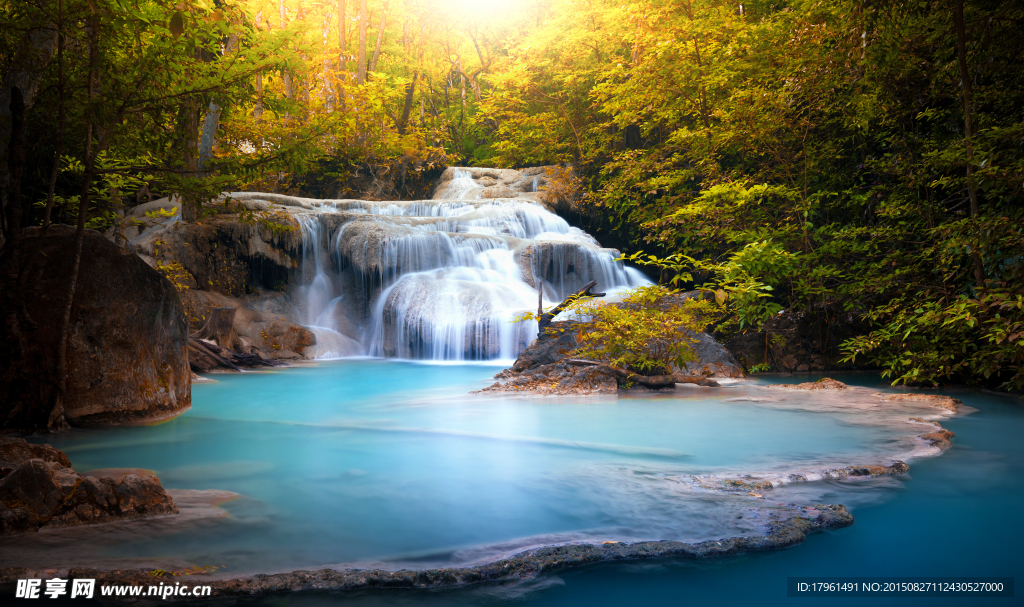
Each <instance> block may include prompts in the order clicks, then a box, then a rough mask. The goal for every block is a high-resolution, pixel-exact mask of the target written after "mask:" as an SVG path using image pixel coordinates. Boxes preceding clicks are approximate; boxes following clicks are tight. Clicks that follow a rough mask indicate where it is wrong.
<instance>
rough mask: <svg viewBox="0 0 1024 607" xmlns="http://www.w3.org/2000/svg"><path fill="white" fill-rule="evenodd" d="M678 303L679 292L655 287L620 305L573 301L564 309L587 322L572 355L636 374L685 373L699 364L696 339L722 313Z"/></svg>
mask: <svg viewBox="0 0 1024 607" xmlns="http://www.w3.org/2000/svg"><path fill="white" fill-rule="evenodd" d="M680 299H681V298H679V297H678V291H673V290H669V289H666V288H664V287H658V286H653V285H652V286H648V287H640V288H637V289H633V290H632V291H629V292H628V293H627V295H626V296H625V297H624V298H623V301H622V304H620V305H616V304H603V303H601V301H600V300H598V299H595V298H592V297H582V298H577V299H575V300H574V301H573V302H572V303H571V304H570V305H569V307H568V308H567V309H568V310H569V311H570V312H571V313H574V314H577V315H580V316H585V317H589V318H590V319H591V320H590V322H589V323H588V324H587V325H586V327H585V329H584V330H582V331H581V332H580V334H579V335H578V337H577V340H578V341H579V343H580V347H579V348H578V349H577V350H576V351H575V352H574V355H575V356H579V357H582V358H586V359H590V360H599V361H605V362H608V363H609V364H611V365H613V366H616V367H620V368H624V369H628V370H630V371H633V372H635V373H638V374H640V375H660V374H664V373H670V372H671V368H672V367H675V368H677V369H685V368H686V363H688V362H692V361H695V360H697V356H696V355H695V354H694V352H693V347H692V344H694V343H696V342H697V340H696V339H695V338H694V334H695V333H697V332H701V331H703V330H704V329H705V328H707V326H708V325H709V324H711V322H712V320H713V319H714V318H716V317H717V316H718V315H719V314H720V312H721V308H720V306H718V304H716V303H715V302H714V301H710V300H707V299H703V298H687V299H682V300H681V301H680Z"/></svg>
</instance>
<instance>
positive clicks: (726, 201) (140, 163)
mask: <svg viewBox="0 0 1024 607" xmlns="http://www.w3.org/2000/svg"><path fill="white" fill-rule="evenodd" d="M2 6H3V14H2V25H3V27H2V28H0V62H2V63H0V65H3V66H5V70H6V71H5V72H4V75H3V78H4V85H3V89H2V94H0V106H2V107H0V152H2V156H3V158H0V160H2V161H3V162H2V164H3V167H2V168H3V171H4V172H3V183H2V187H0V190H2V192H3V195H4V211H5V212H4V214H3V236H4V240H5V241H10V239H11V237H12V234H13V233H14V232H13V231H16V230H18V229H20V226H21V225H25V226H28V225H39V224H45V223H47V222H67V223H76V222H77V223H79V224H81V225H88V226H90V227H96V228H106V227H109V226H111V225H113V224H115V223H116V222H117V221H119V219H118V218H119V217H122V216H123V215H124V212H125V210H126V209H128V208H131V207H132V206H135V205H137V204H139V203H141V202H146V201H148V200H150V199H151V198H155V197H160V196H166V195H172V194H173V195H178V196H180V197H181V198H182V199H183V200H184V201H185V203H186V204H185V219H186V220H195V219H196V218H197V217H199V216H201V214H202V213H203V212H204V211H203V208H204V203H205V202H206V201H209V200H211V199H212V198H214V197H215V196H216V195H217V194H218V193H220V192H223V191H237V190H263V191H276V192H283V193H291V194H300V195H306V196H314V197H330V198H334V197H362V198H376V199H389V198H394V199H399V198H406V199H408V198H421V197H426V196H428V195H429V189H430V185H431V184H432V182H433V180H434V179H435V178H436V177H437V175H438V174H439V173H440V170H441V169H443V168H444V167H446V166H451V165H478V166H501V167H510V168H518V167H525V166H537V165H550V164H557V165H561V166H563V167H566V168H567V169H568V168H571V171H568V170H567V171H566V172H565V175H571V177H566V178H565V180H564V183H563V184H562V187H563V189H564V197H565V199H566V200H567V201H568V202H569V203H570V207H571V213H570V215H571V217H572V219H573V220H574V221H578V222H580V223H582V224H583V225H584V227H587V228H589V229H591V230H593V231H595V232H596V233H597V234H598V236H599V238H601V239H602V241H603V242H605V243H606V244H609V245H614V246H617V247H619V248H620V249H621V250H622V251H623V253H625V254H627V255H632V256H633V259H634V260H637V261H644V262H647V263H649V264H653V265H654V266H655V267H658V268H659V270H660V271H661V276H662V277H663V280H664V281H665V282H674V283H675V286H680V287H685V288H693V287H699V288H703V289H708V290H713V291H715V292H716V293H718V294H719V299H720V300H721V301H723V302H726V303H727V305H728V306H729V307H730V309H731V314H732V320H733V322H732V326H733V330H736V331H744V330H759V329H762V328H763V327H764V326H765V323H766V322H767V321H768V320H769V319H771V318H772V317H773V316H774V315H776V314H778V313H779V312H780V311H783V310H788V311H795V312H802V313H806V314H810V315H814V316H815V317H817V318H820V319H822V320H823V322H825V323H826V324H844V323H845V324H848V325H856V326H858V327H861V329H860V330H859V331H858V332H857V333H856V334H855V335H853V336H851V337H848V338H846V339H845V341H843V342H842V343H841V344H833V346H834V347H840V348H841V350H842V353H843V354H842V355H843V356H844V357H846V358H847V359H848V360H852V361H855V362H857V363H860V364H871V365H878V366H881V367H882V368H884V369H886V371H887V373H888V374H889V375H890V376H891V378H892V379H893V380H896V381H903V382H907V383H913V384H935V383H950V382H966V383H980V384H985V385H991V386H1002V387H1003V388H1013V389H1017V390H1020V389H1024V371H1022V370H1021V363H1022V362H1024V310H1022V308H1024V286H1022V285H1024V276H1022V255H1024V235H1022V232H1021V229H1022V228H1021V226H1022V224H1024V221H1022V219H1024V218H1022V216H1021V213H1022V211H1021V209H1022V207H1024V205H1021V204H1020V203H1021V201H1022V182H1024V147H1022V146H1024V72H1022V70H1021V69H1020V57H1021V56H1024V27H1022V25H1024V8H1022V7H1021V5H1019V4H1017V3H1005V2H995V1H992V0H978V1H970V2H965V1H963V0H941V1H915V2H909V1H907V2H899V1H869V0H863V1H851V0H834V1H831V2H816V1H805V0H795V1H789V2H758V1H755V2H751V3H742V4H741V3H736V2H731V3H727V2H721V1H716V0H665V1H658V0H648V1H643V2H633V3H628V4H622V3H619V2H611V1H610V0H591V1H583V0H515V1H511V2H486V3H481V2H472V1H471V0H462V1H459V2H452V1H448V2H445V1H443V0H277V1H273V0H251V1H237V0H236V1H232V0H183V1H181V2H170V1H156V0H27V1H26V0H18V1H12V0H6V1H4V2H3V3H2ZM14 89H17V92H16V93H12V90H14ZM18 103H21V105H20V106H19V105H18ZM19 108H21V109H19ZM19 112H22V114H19ZM19 129H20V131H19ZM19 133H20V134H19ZM19 137H20V139H19ZM18 142H21V143H18ZM9 151H11V153H8V152H9ZM15 152H16V153H15Z"/></svg>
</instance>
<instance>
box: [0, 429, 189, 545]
mask: <svg viewBox="0 0 1024 607" xmlns="http://www.w3.org/2000/svg"><path fill="white" fill-rule="evenodd" d="M177 512H178V509H177V508H176V507H175V506H174V502H173V501H172V500H171V498H170V497H169V496H168V495H167V493H166V491H164V488H163V486H162V485H161V484H160V480H159V479H158V478H156V477H155V476H149V475H144V476H138V475H135V474H126V475H123V476H121V477H119V478H113V477H102V478H95V477H92V476H82V475H80V474H78V473H77V472H75V471H74V470H72V469H71V461H70V460H68V458H67V456H66V455H64V453H63V452H61V451H59V450H57V449H54V448H53V447H51V446H49V445H32V444H30V443H28V442H26V441H25V440H24V439H20V438H8V437H0V534H10V533H18V532H21V531H33V530H36V529H39V528H40V527H42V526H44V525H46V526H51V527H61V526H70V525H82V524H87V523H107V522H111V521H117V520H123V519H129V518H139V517H146V516H157V515H163V514H177Z"/></svg>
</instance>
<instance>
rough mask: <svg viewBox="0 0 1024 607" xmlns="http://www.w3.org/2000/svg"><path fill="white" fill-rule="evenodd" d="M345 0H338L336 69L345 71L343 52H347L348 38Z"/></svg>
mask: <svg viewBox="0 0 1024 607" xmlns="http://www.w3.org/2000/svg"><path fill="white" fill-rule="evenodd" d="M345 19H346V15H345V0H338V71H339V72H344V71H345V54H346V53H347V52H348V39H347V37H346V36H345Z"/></svg>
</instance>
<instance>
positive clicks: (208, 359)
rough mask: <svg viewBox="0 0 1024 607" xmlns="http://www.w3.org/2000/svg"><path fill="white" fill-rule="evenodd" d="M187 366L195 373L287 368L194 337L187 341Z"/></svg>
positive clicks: (280, 363)
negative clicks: (220, 370)
mask: <svg viewBox="0 0 1024 607" xmlns="http://www.w3.org/2000/svg"><path fill="white" fill-rule="evenodd" d="M188 364H189V366H190V367H192V370H193V371H195V372H196V373H206V372H207V371H210V370H211V369H218V368H224V369H232V370H234V371H241V370H242V369H241V367H285V366H287V364H286V363H283V362H281V361H279V360H268V359H266V358H263V357H262V356H260V355H259V354H256V353H252V354H240V353H238V352H234V351H232V350H229V349H227V348H224V347H222V346H218V345H217V344H214V343H210V342H207V341H203V340H201V339H196V338H195V337H191V338H189V340H188Z"/></svg>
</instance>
